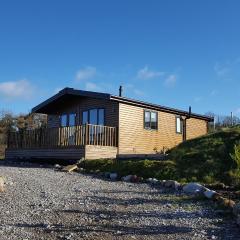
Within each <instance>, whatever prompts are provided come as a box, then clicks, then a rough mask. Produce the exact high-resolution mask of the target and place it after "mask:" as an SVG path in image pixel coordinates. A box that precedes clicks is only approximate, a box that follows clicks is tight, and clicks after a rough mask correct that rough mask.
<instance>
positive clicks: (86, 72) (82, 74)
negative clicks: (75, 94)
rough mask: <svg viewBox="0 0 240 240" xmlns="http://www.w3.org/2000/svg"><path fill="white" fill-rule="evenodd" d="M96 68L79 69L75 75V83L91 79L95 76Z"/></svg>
mask: <svg viewBox="0 0 240 240" xmlns="http://www.w3.org/2000/svg"><path fill="white" fill-rule="evenodd" d="M96 73H97V71H96V68H95V67H91V66H87V67H84V68H82V69H79V70H78V71H77V73H76V81H78V82H79V81H84V80H89V79H91V78H93V77H95V76H96Z"/></svg>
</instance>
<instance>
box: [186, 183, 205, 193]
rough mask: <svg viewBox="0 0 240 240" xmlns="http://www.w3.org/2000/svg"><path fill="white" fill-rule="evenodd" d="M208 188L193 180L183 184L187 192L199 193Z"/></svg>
mask: <svg viewBox="0 0 240 240" xmlns="http://www.w3.org/2000/svg"><path fill="white" fill-rule="evenodd" d="M205 190H206V188H205V187H204V186H202V185H201V184H199V183H195V182H191V183H188V184H186V185H184V186H183V191H184V192H185V193H191V194H199V193H203V192H204V191H205Z"/></svg>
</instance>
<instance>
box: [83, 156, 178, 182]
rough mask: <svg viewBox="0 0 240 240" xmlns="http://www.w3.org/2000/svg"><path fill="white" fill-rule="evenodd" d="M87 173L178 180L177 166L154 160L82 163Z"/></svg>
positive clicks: (169, 162)
mask: <svg viewBox="0 0 240 240" xmlns="http://www.w3.org/2000/svg"><path fill="white" fill-rule="evenodd" d="M81 166H82V167H84V168H85V169H86V170H87V171H90V170H100V171H101V172H117V173H118V174H119V175H120V176H121V177H122V176H126V175H137V176H140V177H143V178H149V177H155V178H157V179H176V178H177V172H176V164H175V163H174V162H173V161H154V160H128V161H126V160H122V161H118V162H116V161H114V160H89V161H88V160H86V161H83V162H82V163H81Z"/></svg>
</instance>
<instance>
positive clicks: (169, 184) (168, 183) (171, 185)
mask: <svg viewBox="0 0 240 240" xmlns="http://www.w3.org/2000/svg"><path fill="white" fill-rule="evenodd" d="M163 185H164V187H167V188H174V189H175V190H178V189H179V188H180V187H181V184H180V183H179V182H177V181H174V180H166V181H165V182H164V184H163Z"/></svg>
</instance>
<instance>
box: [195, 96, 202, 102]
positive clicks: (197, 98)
mask: <svg viewBox="0 0 240 240" xmlns="http://www.w3.org/2000/svg"><path fill="white" fill-rule="evenodd" d="M193 100H194V102H200V101H201V100H202V97H195V98H194V99H193Z"/></svg>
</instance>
